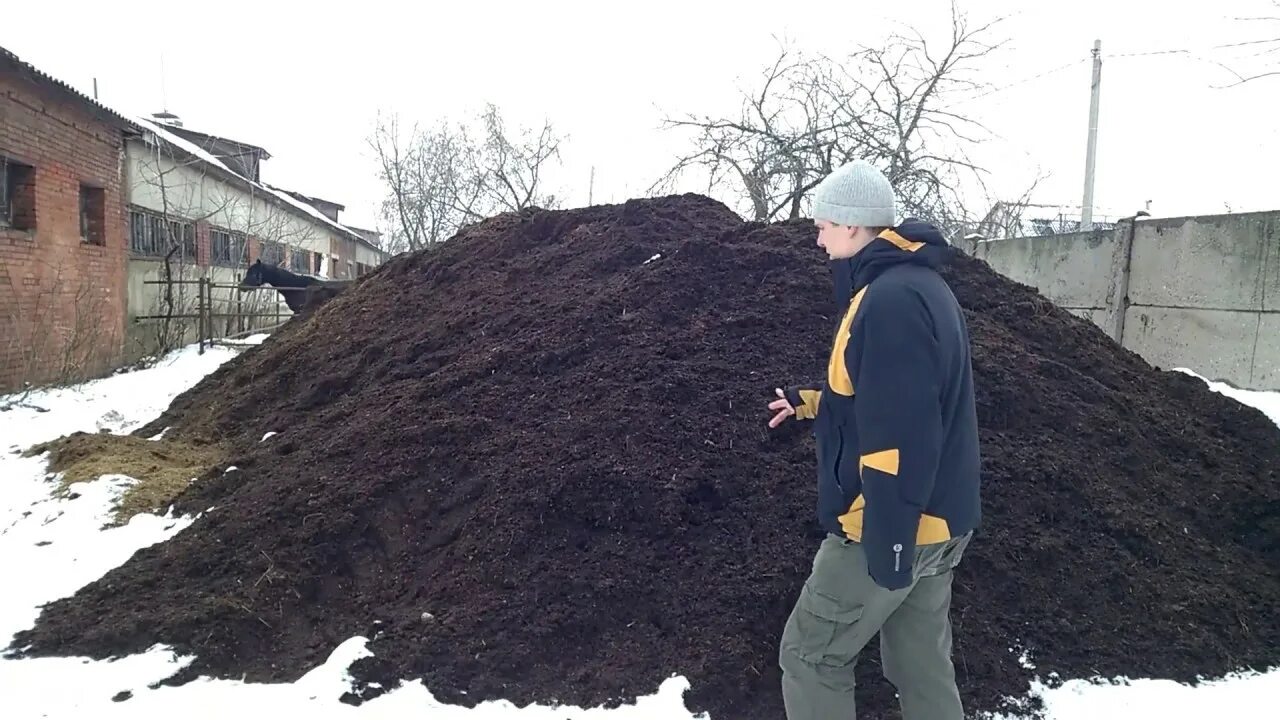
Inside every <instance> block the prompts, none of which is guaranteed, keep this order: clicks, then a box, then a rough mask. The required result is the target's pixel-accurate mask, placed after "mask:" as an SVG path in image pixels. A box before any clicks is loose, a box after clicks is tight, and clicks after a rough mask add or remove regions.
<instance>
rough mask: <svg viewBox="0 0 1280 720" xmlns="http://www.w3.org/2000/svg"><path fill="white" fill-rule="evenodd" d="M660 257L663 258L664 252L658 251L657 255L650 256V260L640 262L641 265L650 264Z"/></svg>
mask: <svg viewBox="0 0 1280 720" xmlns="http://www.w3.org/2000/svg"><path fill="white" fill-rule="evenodd" d="M660 259H662V253H658V254H657V255H654V256H653V257H651V258H649V259H648V260H645V261H644V262H642V263H640V264H641V265H648V264H649V263H651V262H653V261H654V260H660Z"/></svg>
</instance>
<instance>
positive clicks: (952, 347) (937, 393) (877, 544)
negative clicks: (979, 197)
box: [769, 162, 981, 720]
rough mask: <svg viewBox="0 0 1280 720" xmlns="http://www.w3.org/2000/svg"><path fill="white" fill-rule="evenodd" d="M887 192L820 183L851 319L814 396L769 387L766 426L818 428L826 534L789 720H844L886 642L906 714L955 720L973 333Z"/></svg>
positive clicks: (797, 640)
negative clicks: (955, 582)
mask: <svg viewBox="0 0 1280 720" xmlns="http://www.w3.org/2000/svg"><path fill="white" fill-rule="evenodd" d="M895 205H896V202H895V197H894V191H893V188H892V186H891V185H890V184H889V181H888V179H887V178H885V176H884V175H883V174H882V173H881V172H880V171H879V170H877V169H875V168H874V167H873V166H871V165H870V164H868V163H865V162H854V163H850V164H848V165H845V166H844V167H841V168H840V169H839V170H837V171H836V172H834V173H832V174H831V175H830V176H829V177H827V178H826V179H825V180H824V181H823V182H822V184H821V185H819V186H818V188H817V191H816V196H815V198H814V207H813V217H814V220H815V222H816V223H817V226H818V246H819V247H821V248H823V249H825V250H826V251H827V254H828V255H829V256H830V260H831V269H832V277H833V280H834V283H835V288H836V301H837V303H838V304H839V306H840V307H841V308H842V309H844V311H845V312H844V316H843V319H842V320H841V322H840V325H839V326H838V328H837V330H836V334H835V340H834V344H833V347H832V349H831V357H830V360H829V361H828V364H827V376H826V382H825V383H823V384H822V385H821V386H814V387H795V388H791V389H789V390H786V391H784V390H782V389H779V390H777V394H778V399H777V400H775V401H774V402H773V403H772V404H770V405H769V408H770V409H771V410H773V411H775V415H774V417H773V419H772V420H771V421H770V423H769V425H770V427H777V426H778V425H779V424H780V423H782V422H783V421H784V420H786V418H788V417H792V416H794V417H795V418H797V419H802V420H804V419H812V420H814V423H815V424H814V434H815V436H816V438H817V446H818V518H819V521H820V522H821V523H822V527H823V528H824V529H825V530H826V531H827V533H828V534H827V537H826V539H825V540H824V541H823V542H822V545H821V547H819V549H818V553H817V555H816V557H815V558H814V561H813V571H812V573H811V574H810V575H809V578H808V580H806V581H805V584H804V587H803V589H802V590H801V592H800V598H799V600H798V601H797V602H796V605H795V609H794V610H793V611H792V613H791V617H790V618H789V619H788V620H787V625H786V628H785V630H784V631H783V634H782V643H781V648H780V651H779V661H780V664H781V666H782V695H783V700H784V702H785V704H786V709H787V717H788V718H789V720H837V719H839V720H846V719H847V720H852V718H854V717H856V712H855V705H854V673H853V668H854V663H855V662H856V661H857V658H858V653H859V652H861V650H862V649H863V647H865V646H866V644H867V643H868V641H870V640H871V638H872V637H874V636H875V635H876V633H879V634H880V652H881V658H882V661H883V663H882V664H883V667H884V674H885V677H886V678H888V679H889V681H890V682H891V683H893V685H894V686H895V687H896V688H897V689H898V694H899V697H900V702H901V704H902V714H903V717H904V718H905V720H962V719H963V717H964V711H963V709H962V706H961V702H960V694H959V691H958V690H957V688H956V681H955V668H954V666H953V665H952V662H951V622H950V618H949V611H950V607H951V575H952V570H953V569H954V568H955V567H956V565H957V564H958V563H959V562H960V557H961V555H962V554H963V552H964V549H965V546H966V545H967V544H968V543H969V540H970V538H971V537H972V534H973V530H974V529H975V528H976V527H977V526H978V523H979V520H980V517H981V509H980V502H979V472H980V467H979V466H980V463H979V457H978V422H977V413H976V410H975V406H974V395H973V371H972V367H971V363H970V357H969V334H968V329H967V327H966V324H965V320H964V314H963V312H962V311H961V308H960V304H959V303H958V302H957V301H956V299H955V296H954V295H952V293H951V290H950V288H948V287H947V284H946V282H945V281H944V280H943V279H942V277H941V276H940V275H939V274H938V272H937V270H936V268H937V267H938V265H939V264H940V263H941V262H942V261H943V260H944V259H945V257H946V256H947V254H948V253H949V252H950V248H949V247H948V246H947V243H946V240H945V239H944V238H943V237H942V235H941V233H939V232H938V230H937V229H936V228H934V227H933V226H932V225H929V224H927V223H923V222H918V221H911V220H908V221H907V222H905V223H903V224H902V225H900V226H897V227H892V226H893V224H894V219H895Z"/></svg>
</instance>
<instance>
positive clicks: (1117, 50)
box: [0, 0, 1280, 226]
mask: <svg viewBox="0 0 1280 720" xmlns="http://www.w3.org/2000/svg"><path fill="white" fill-rule="evenodd" d="M959 4H960V8H961V10H962V11H964V12H965V13H967V14H968V15H969V16H970V18H971V20H972V21H973V22H985V21H987V20H989V19H992V18H995V17H997V16H1007V19H1006V20H1005V21H1004V22H1002V23H1001V24H1000V26H998V28H997V30H996V31H995V34H994V35H993V36H992V37H993V38H1006V39H1007V40H1008V44H1007V45H1006V46H1005V47H1004V49H1002V50H1001V51H1000V52H999V53H998V54H997V55H995V56H993V57H991V58H990V59H989V61H988V62H986V63H985V64H983V65H982V66H981V67H982V69H983V74H982V77H981V79H982V80H983V81H985V82H987V83H990V84H991V85H992V86H993V88H996V89H1000V90H999V92H995V93H992V94H990V95H987V96H985V97H983V98H980V99H977V100H973V101H970V102H967V103H964V104H961V105H958V106H957V107H956V108H955V109H956V110H957V111H960V112H964V113H966V114H969V115H971V116H972V117H973V118H974V119H976V120H979V121H981V122H983V123H984V124H985V125H986V126H987V127H988V128H989V130H990V132H991V138H990V139H989V140H987V141H986V142H984V143H983V145H982V147H981V148H980V150H979V152H978V155H977V157H976V159H977V160H978V161H979V162H980V164H982V165H984V166H985V167H986V168H988V169H989V170H990V171H991V175H990V177H989V185H990V187H991V188H992V189H993V190H994V191H995V193H996V194H998V195H1001V196H1005V197H1008V198H1014V197H1016V196H1018V195H1019V194H1021V192H1022V191H1023V190H1024V189H1025V188H1026V187H1027V186H1028V184H1029V183H1030V181H1031V180H1032V179H1034V177H1036V176H1037V175H1038V174H1047V175H1049V178H1048V180H1046V181H1044V182H1042V183H1041V184H1040V185H1039V187H1038V190H1037V194H1036V197H1035V199H1036V200H1037V201H1038V202H1042V203H1062V204H1066V205H1078V204H1079V203H1080V199H1081V193H1082V187H1083V174H1084V155H1085V139H1086V129H1087V127H1086V126H1087V120H1088V107H1089V82H1090V72H1091V69H1090V64H1089V61H1088V58H1089V51H1090V48H1091V46H1092V44H1093V41H1094V39H1095V38H1096V39H1101V40H1102V43H1103V55H1104V65H1103V76H1102V103H1101V121H1100V128H1101V129H1100V140H1099V151H1098V182H1097V191H1096V201H1095V204H1096V205H1097V206H1098V207H1099V208H1100V212H1102V213H1103V214H1111V213H1114V214H1119V213H1132V212H1133V211H1135V210H1138V209H1141V208H1142V207H1143V206H1144V204H1145V202H1146V201H1148V200H1150V201H1151V202H1152V212H1153V214H1156V215H1163V216H1171V215H1186V214H1202V213H1219V212H1227V211H1228V209H1230V210H1231V211H1235V212H1242V211H1248V210H1269V209H1277V208H1280V193H1278V192H1277V184H1276V181H1275V180H1274V176H1275V168H1277V167H1280V137H1278V134H1280V130H1278V127H1280V122H1277V114H1276V113H1277V102H1276V100H1277V98H1280V76H1276V77H1272V78H1263V79H1260V80H1256V81H1254V82H1252V83H1248V84H1245V85H1240V86H1237V87H1231V88H1221V87H1216V86H1222V85H1226V84H1229V83H1231V82H1233V81H1234V80H1235V77H1234V76H1233V75H1232V74H1231V73H1230V72H1228V71H1227V70H1224V69H1223V68H1221V67H1219V66H1218V65H1217V64H1215V62H1227V63H1228V64H1229V65H1231V66H1232V67H1233V68H1237V69H1239V71H1241V72H1245V71H1248V70H1252V69H1256V68H1265V67H1267V65H1266V63H1267V62H1272V63H1274V64H1273V65H1272V66H1271V67H1273V68H1280V52H1277V53H1274V54H1272V55H1270V56H1263V57H1261V58H1258V57H1251V55H1253V54H1254V53H1256V51H1257V49H1258V48H1256V46H1255V47H1249V46H1246V47H1241V48H1222V47H1220V46H1223V45H1227V44H1231V43H1240V42H1244V41H1248V40H1253V39H1258V38H1266V37H1277V36H1280V22H1270V23H1264V22H1247V21H1241V20H1238V19H1236V18H1239V17H1247V16H1259V15H1264V16H1280V8H1277V7H1275V6H1274V5H1273V4H1272V2H1271V1H1270V0H1219V1H1217V2H1209V3H1205V2H1196V3H1189V4H1186V5H1184V6H1182V8H1180V9H1174V7H1175V6H1173V5H1172V4H1170V3H1166V2H1145V1H1142V2H1140V1H1136V0H1072V1H1071V2H1053V3H1026V2H1015V1H1014V0H967V1H963V2H960V3H959ZM419 5H420V7H414V8H412V9H410V8H399V7H395V6H393V4H392V3H390V2H382V1H381V0H362V1H361V2H342V3H335V2H306V3H304V2H264V1H263V0H256V1H253V2H245V1H242V0H219V1H218V2H214V3H200V4H191V5H186V4H179V3H173V2H151V1H150V0H135V1H134V2H131V3H129V4H127V5H125V6H120V5H113V4H110V3H85V4H81V3H79V2H76V3H71V2H57V1H53V2H51V1H49V0H44V1H43V2H40V3H34V2H26V3H16V2H15V3H8V4H7V5H6V7H5V9H4V11H3V24H0V46H3V47H5V48H7V49H9V50H10V51H12V52H15V53H17V54H18V55H19V56H20V57H22V58H23V59H24V60H26V61H28V62H31V63H33V64H35V65H36V66H37V67H39V68H40V69H42V70H44V71H45V72H48V73H50V74H52V75H54V76H55V77H58V78H60V79H62V80H64V81H66V82H68V83H70V84H72V85H74V86H75V87H77V88H79V89H81V90H83V91H85V92H86V93H89V92H91V91H92V83H93V78H95V77H96V78H97V80H98V85H99V92H100V97H101V99H102V100H103V101H104V102H106V103H108V104H110V105H112V106H114V107H116V108H117V109H120V110H122V111H125V112H131V113H135V114H140V113H151V112H156V111H159V110H161V109H166V108H167V109H168V110H169V111H170V112H174V113H176V114H178V115H180V116H181V117H182V118H183V120H184V122H185V123H186V125H187V126H188V127H191V128H194V129H197V130H201V131H204V132H209V133H213V134H218V135H224V136H228V137H232V138H235V139H239V140H243V141H246V142H250V143H254V144H257V145H261V146H263V147H265V148H267V150H269V151H270V152H271V153H272V155H273V157H272V159H271V160H270V161H268V162H267V163H266V164H265V165H264V167H263V179H264V180H266V181H267V182H270V183H273V184H276V185H282V186H284V187H288V188H290V189H295V190H298V191H300V192H303V193H308V194H312V195H317V196H321V197H324V198H327V199H332V200H334V201H337V202H340V203H343V204H345V205H346V206H347V211H346V213H345V214H344V215H343V220H344V221H345V222H348V223H351V224H355V225H363V226H372V225H374V224H375V223H376V222H377V219H376V214H377V213H376V210H377V205H378V203H379V201H380V199H381V188H380V187H379V184H378V181H377V179H376V177H375V175H374V165H373V160H372V156H371V153H370V151H369V150H368V146H367V144H366V138H367V137H368V136H369V134H370V131H371V130H372V127H373V124H374V120H375V118H376V117H377V114H378V112H379V111H382V112H397V113H399V114H400V115H401V117H402V119H403V120H404V121H414V120H417V121H421V122H425V123H430V122H432V121H434V120H436V119H438V118H441V117H444V116H449V117H461V116H464V115H467V114H470V113H474V112H476V111H477V110H478V109H479V108H480V107H481V106H482V104H483V103H485V102H493V103H495V104H497V105H498V106H499V107H500V108H502V109H503V111H504V113H505V114H506V115H507V116H508V119H509V121H510V122H518V123H524V124H537V123H540V122H541V120H542V118H544V117H545V118H549V119H551V120H552V121H553V122H554V123H555V125H556V127H557V128H558V129H559V130H560V131H562V132H563V133H566V134H567V135H568V136H569V139H568V141H567V143H566V145H565V152H564V161H565V163H564V167H563V169H562V171H561V172H559V173H557V174H556V175H555V176H554V177H553V178H552V180H553V181H554V183H555V184H556V185H557V186H558V188H557V189H559V190H561V191H562V194H563V196H564V197H565V198H566V201H567V203H568V204H569V205H580V204H585V202H586V200H587V185H588V177H589V173H590V169H591V167H592V166H594V167H595V168H596V186H595V199H596V200H597V202H599V201H602V200H603V201H609V200H615V201H621V200H623V199H625V198H626V197H628V196H631V195H636V194H641V193H642V192H643V191H644V190H645V189H647V188H648V187H649V185H650V184H651V183H652V182H653V181H654V179H655V178H657V177H658V176H659V175H661V174H662V172H663V170H665V169H666V167H667V166H668V165H670V163H671V161H672V159H673V157H674V156H675V154H676V153H677V152H679V151H680V150H681V149H682V147H683V145H682V140H683V138H681V137H680V136H677V135H674V134H671V133H670V132H663V131H661V130H660V129H659V126H660V124H661V119H662V117H663V114H664V113H684V112H697V113H715V112H725V111H732V110H733V109H734V108H735V107H736V105H737V101H736V93H737V91H738V88H740V87H743V86H744V85H749V84H751V82H752V79H753V78H754V77H756V76H757V75H758V73H759V71H760V70H761V68H762V67H763V66H764V65H765V64H767V63H768V62H769V61H770V60H771V59H772V58H773V57H774V56H776V53H777V48H778V44H777V42H776V40H775V38H788V39H790V40H792V41H794V42H796V43H797V44H798V45H799V46H801V47H804V48H809V49H812V50H814V51H818V52H822V53H825V54H828V55H833V56H834V55H840V54H842V53H843V52H844V51H846V50H848V49H852V48H853V47H854V46H856V45H857V44H858V43H871V42H874V41H875V38H877V37H878V36H881V35H882V34H883V33H885V32H887V31H889V30H891V29H892V28H893V27H894V24H895V23H907V24H911V25H913V26H915V27H918V28H920V29H921V30H922V31H924V32H925V33H926V34H928V33H930V32H934V33H936V32H940V31H945V30H946V28H947V25H948V23H949V18H950V16H949V11H948V3H947V2H945V1H942V0H926V1H920V0H913V1H912V2H881V3H873V2H853V1H847V0H846V1H841V2H807V1H801V0H779V1H778V2H773V3H755V2H750V1H744V0H737V1H735V2H696V1H695V0H683V2H667V1H666V0H654V1H651V2H648V3H644V4H641V3H628V4H615V3H602V2H598V1H597V2H482V1H480V0H470V1H468V2H449V3H420V4H419ZM436 5H447V7H439V8H437V7H435V6H436ZM1030 7H1034V8H1035V9H1034V10H1029V9H1027V8H1030ZM784 8H785V9H784ZM1169 51H1179V52H1169ZM1141 53H1163V54H1147V55H1140V54H1141ZM162 57H163V68H164V71H163V73H162V72H161V64H162V63H161V58H162ZM1064 65H1065V66H1067V67H1065V68H1064V67H1063V66H1064ZM1054 70H1056V72H1050V71H1054ZM690 189H696V188H690ZM984 210H985V208H977V209H974V212H975V214H981V212H982V211H984Z"/></svg>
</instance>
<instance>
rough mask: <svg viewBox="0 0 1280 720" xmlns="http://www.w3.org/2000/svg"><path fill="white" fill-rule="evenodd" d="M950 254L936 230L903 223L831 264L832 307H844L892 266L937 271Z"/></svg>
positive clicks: (916, 222)
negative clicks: (835, 305)
mask: <svg viewBox="0 0 1280 720" xmlns="http://www.w3.org/2000/svg"><path fill="white" fill-rule="evenodd" d="M950 253H951V246H950V245H948V244H947V240H946V238H944V237H943V236H942V232H941V231H939V230H938V228H936V227H934V226H933V225H932V224H930V223H927V222H924V221H923V220H916V219H907V220H905V221H904V222H903V223H902V224H901V225H898V226H897V227H895V228H891V229H889V230H885V231H884V232H882V233H880V234H879V235H877V236H876V238H875V239H874V240H872V241H871V242H870V243H869V244H868V245H867V246H866V247H865V248H863V249H862V250H861V251H859V252H858V254H857V255H854V256H853V257H851V258H840V259H838V260H832V261H831V279H832V282H833V284H834V289H835V300H836V304H837V306H839V307H844V306H845V305H847V304H848V303H849V299H850V298H852V297H853V295H854V294H855V293H857V292H858V291H859V290H861V289H862V288H864V287H866V286H867V285H868V284H870V283H871V281H872V280H875V279H876V278H877V277H879V276H880V274H881V273H883V272H884V271H885V270H888V269H889V268H891V267H893V266H895V265H904V264H907V265H924V266H926V267H938V266H940V265H942V264H943V263H944V262H945V261H946V259H947V257H949V256H950Z"/></svg>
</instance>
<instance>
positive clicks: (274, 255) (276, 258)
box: [258, 240, 284, 265]
mask: <svg viewBox="0 0 1280 720" xmlns="http://www.w3.org/2000/svg"><path fill="white" fill-rule="evenodd" d="M258 257H259V258H260V259H261V260H262V262H264V263H266V264H267V265H281V264H283V263H284V244H282V243H278V242H271V241H270V240H263V241H262V252H260V253H259V254H258Z"/></svg>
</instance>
